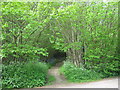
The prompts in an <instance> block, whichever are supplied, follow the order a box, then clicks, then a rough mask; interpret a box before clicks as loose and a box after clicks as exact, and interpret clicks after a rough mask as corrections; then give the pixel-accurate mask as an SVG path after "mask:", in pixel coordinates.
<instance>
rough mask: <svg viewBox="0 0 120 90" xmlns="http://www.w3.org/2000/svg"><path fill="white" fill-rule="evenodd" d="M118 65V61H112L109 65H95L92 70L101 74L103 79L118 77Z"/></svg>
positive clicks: (119, 71) (119, 70)
mask: <svg viewBox="0 0 120 90" xmlns="http://www.w3.org/2000/svg"><path fill="white" fill-rule="evenodd" d="M119 65H120V64H119V61H115V60H113V61H111V62H109V63H100V64H96V65H95V66H94V68H93V70H95V71H96V72H100V73H102V74H103V76H104V78H105V77H111V76H119V75H120V69H119Z"/></svg>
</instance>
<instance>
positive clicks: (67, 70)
mask: <svg viewBox="0 0 120 90" xmlns="http://www.w3.org/2000/svg"><path fill="white" fill-rule="evenodd" d="M60 73H61V74H63V75H64V76H65V77H66V79H67V80H68V81H69V82H89V81H95V80H100V79H102V77H103V76H102V74H100V73H97V72H95V71H92V70H87V69H85V68H79V67H76V66H75V65H73V64H72V63H70V62H65V63H64V65H63V66H62V67H61V68H60Z"/></svg>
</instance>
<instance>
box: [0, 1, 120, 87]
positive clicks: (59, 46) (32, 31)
mask: <svg viewBox="0 0 120 90" xmlns="http://www.w3.org/2000/svg"><path fill="white" fill-rule="evenodd" d="M1 4H2V5H1V6H2V16H1V21H2V35H1V37H0V38H1V39H2V46H1V48H2V49H1V53H0V54H1V56H2V63H3V64H2V67H3V69H2V84H3V88H31V87H36V86H43V85H45V84H46V83H47V82H48V78H47V70H48V69H49V68H50V67H53V66H54V65H55V64H57V63H58V62H64V65H63V66H62V67H61V69H60V71H61V72H63V74H64V75H65V76H66V78H67V79H68V80H71V81H78V82H80V81H81V80H89V79H95V80H96V79H97V78H106V77H111V76H118V75H119V65H120V64H119V61H120V47H119V46H120V44H119V42H120V37H119V38H118V34H119V33H118V2H107V3H105V2H1ZM38 62H39V63H38ZM76 72H79V73H78V74H76ZM81 72H82V73H81ZM68 75H69V76H68ZM74 75H76V76H74ZM85 75H87V76H85ZM93 76H94V78H93ZM95 76H96V77H95ZM23 77H24V79H23ZM23 83H24V84H23Z"/></svg>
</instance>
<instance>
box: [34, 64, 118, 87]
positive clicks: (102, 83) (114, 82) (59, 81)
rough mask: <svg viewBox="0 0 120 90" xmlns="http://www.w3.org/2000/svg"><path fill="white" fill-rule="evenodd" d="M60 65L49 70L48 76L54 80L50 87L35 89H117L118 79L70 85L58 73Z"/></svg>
mask: <svg viewBox="0 0 120 90" xmlns="http://www.w3.org/2000/svg"><path fill="white" fill-rule="evenodd" d="M61 65H62V63H58V64H57V65H56V66H55V67H53V68H51V69H50V70H49V74H50V75H53V76H54V77H55V79H56V81H54V82H53V83H52V85H48V86H43V87H36V88H118V78H117V77H115V78H107V79H103V80H98V81H92V82H85V83H71V82H68V81H67V80H66V79H65V77H64V76H63V75H61V74H60V73H59V67H60V66H61Z"/></svg>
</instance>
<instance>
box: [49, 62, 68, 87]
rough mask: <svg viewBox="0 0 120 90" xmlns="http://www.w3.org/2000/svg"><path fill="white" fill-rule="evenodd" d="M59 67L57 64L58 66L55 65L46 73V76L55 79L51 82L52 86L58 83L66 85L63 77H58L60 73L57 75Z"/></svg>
mask: <svg viewBox="0 0 120 90" xmlns="http://www.w3.org/2000/svg"><path fill="white" fill-rule="evenodd" d="M61 65H62V63H58V64H56V66H54V67H52V68H51V69H49V71H48V74H49V75H52V76H54V77H55V79H56V80H55V81H54V82H53V84H54V85H55V84H60V83H67V80H66V79H65V77H64V76H63V75H60V73H59V68H60V66H61Z"/></svg>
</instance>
